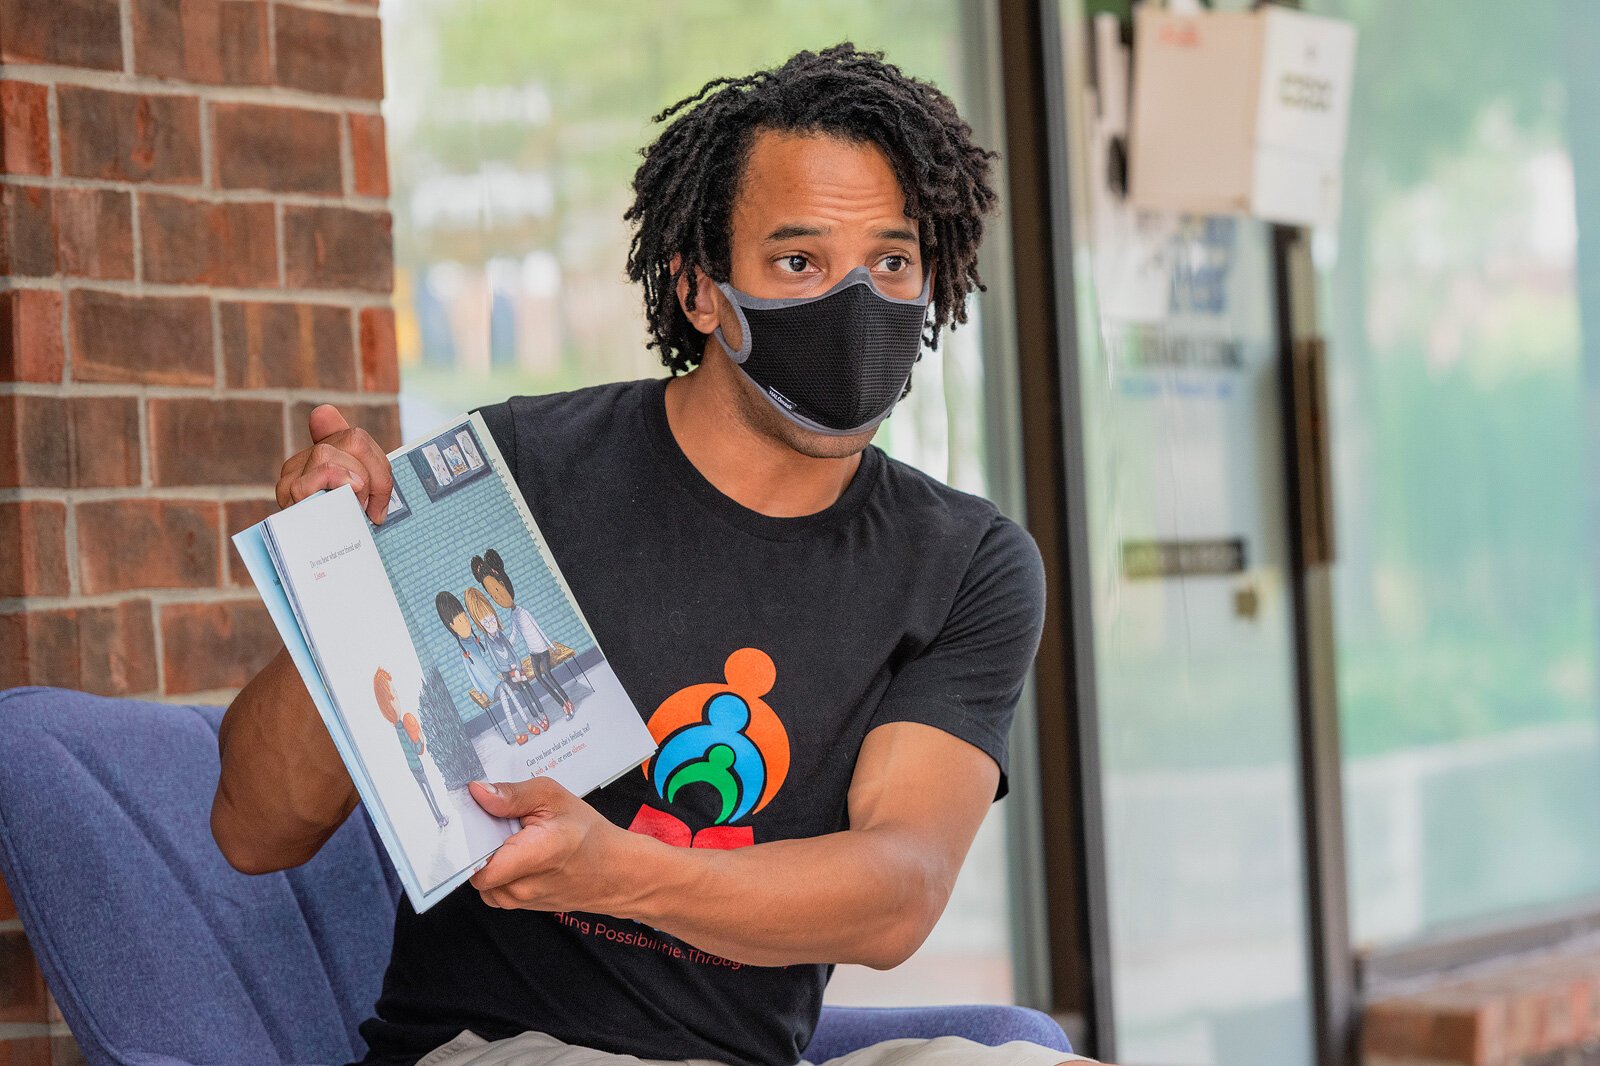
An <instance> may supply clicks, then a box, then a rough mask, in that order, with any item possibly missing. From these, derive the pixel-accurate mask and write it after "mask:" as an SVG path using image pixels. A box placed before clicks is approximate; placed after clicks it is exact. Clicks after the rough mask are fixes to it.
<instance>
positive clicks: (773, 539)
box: [361, 380, 1044, 1066]
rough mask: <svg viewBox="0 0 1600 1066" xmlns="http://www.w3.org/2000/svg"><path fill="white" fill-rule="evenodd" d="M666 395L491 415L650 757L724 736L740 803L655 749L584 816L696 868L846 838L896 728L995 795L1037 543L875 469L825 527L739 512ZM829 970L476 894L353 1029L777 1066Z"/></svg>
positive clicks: (623, 390) (443, 920) (804, 1028)
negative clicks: (677, 740)
mask: <svg viewBox="0 0 1600 1066" xmlns="http://www.w3.org/2000/svg"><path fill="white" fill-rule="evenodd" d="M664 386H665V382H664V381H660V380H656V381H641V382H632V383H628V384H622V385H607V386H601V387H597V388H591V389H585V390H582V391H579V392H573V393H567V394H563V395H556V396H541V397H517V398H514V399H512V400H510V401H508V402H506V403H503V404H498V405H495V406H493V407H487V408H484V409H483V412H482V413H483V417H484V420H485V421H486V422H487V423H488V426H489V430H490V432H491V434H492V435H493V436H494V439H495V443H496V444H498V445H499V447H500V450H501V452H502V453H504V455H505V457H506V460H507V462H508V463H509V464H510V466H511V468H512V473H513V476H514V477H515V478H516V481H517V484H518V485H519V487H520V488H521V489H522V493H523V495H524V496H525V497H526V498H527V501H528V507H529V509H530V510H531V511H532V512H533V516H534V518H535V519H536V520H537V521H538V523H539V526H540V529H541V530H542V531H543V533H544V535H545V538H546V540H547V542H548V544H549V547H550V550H551V552H552V553H553V554H554V556H555V559H556V562H557V563H558V564H559V565H560V567H561V569H562V572H563V573H564V574H565V575H566V578H567V581H568V583H569V585H570V586H571V588H572V592H573V595H574V596H575V597H576V598H577V600H578V602H579V603H580V604H581V605H582V607H583V612H584V615H585V617H586V618H587V619H588V621H589V623H590V625H591V626H592V627H593V629H594V635H595V637H596V638H597V639H598V640H599V642H600V646H601V647H602V648H604V649H605V652H606V656H607V658H608V659H609V661H610V663H611V665H612V667H613V668H614V669H615V671H616V674H617V677H618V678H619V679H620V680H621V682H622V685H623V686H624V688H626V690H627V692H628V695H629V696H630V697H632V699H633V702H634V703H635V705H636V706H637V707H638V708H639V712H640V714H641V715H644V716H645V717H646V718H647V719H649V720H650V721H651V728H652V731H653V732H654V733H655V734H656V737H657V739H658V741H659V740H662V739H663V738H665V737H668V736H670V735H673V734H675V733H676V732H678V731H682V730H684V729H685V728H687V727H689V726H691V725H696V724H700V725H701V726H702V728H704V727H706V726H710V727H714V728H717V729H720V730H722V731H723V732H724V734H726V735H728V736H730V738H731V739H730V742H729V744H728V745H726V746H724V748H723V751H733V752H734V753H735V763H734V765H733V767H732V769H733V770H735V771H737V772H738V773H739V775H740V776H739V781H740V782H741V783H742V788H743V791H742V793H740V794H739V795H738V796H734V797H730V792H729V790H728V789H725V788H719V787H716V784H717V783H716V781H715V780H708V778H714V777H715V776H716V775H715V774H714V773H710V772H709V771H710V770H716V769H718V767H711V766H709V764H706V765H701V764H700V763H697V764H695V767H698V770H697V771H696V772H693V773H688V774H686V775H683V776H682V778H681V779H680V780H675V779H674V778H673V775H672V774H671V772H670V771H672V770H673V769H675V768H676V767H677V766H680V765H685V763H684V760H683V758H682V757H681V756H679V755H672V756H671V757H669V753H668V752H667V750H666V748H663V749H662V752H661V753H659V754H658V756H657V758H656V760H655V763H654V764H652V765H653V769H652V773H651V776H649V777H647V776H646V774H645V773H644V772H642V771H636V772H632V773H629V774H627V775H625V776H624V777H623V778H622V779H621V780H619V781H617V782H615V783H613V784H612V785H610V786H608V787H606V788H604V789H601V790H599V791H597V792H594V793H592V794H591V795H590V796H589V797H588V798H589V802H590V803H592V804H593V805H594V806H595V807H596V808H597V809H598V810H599V811H600V812H601V813H602V814H603V815H605V816H606V817H607V818H609V819H610V820H611V821H612V822H614V823H616V824H617V825H620V826H625V827H632V828H634V829H635V830H636V831H647V832H650V833H651V835H655V836H658V837H661V838H662V839H667V840H671V841H674V842H677V843H679V844H685V843H692V845H693V846H697V847H737V846H743V845H746V844H751V843H755V844H759V843H761V842H763V841H768V840H783V839H789V838H800V837H814V836H820V835H822V834H826V833H832V832H837V831H839V830H842V829H845V828H846V827H847V826H848V817H847V810H846V802H845V801H846V794H847V791H848V788H849V784H850V778H851V775H852V773H853V772H854V769H855V762H856V757H857V755H858V753H859V751H860V748H861V743H862V740H863V738H864V737H865V736H866V735H867V733H868V731H870V730H871V729H873V728H874V727H876V726H879V725H883V724H885V723H888V722H921V723H925V724H927V725H930V726H935V727H937V728H939V729H942V730H945V731H946V732H949V733H951V734H954V735H955V736H957V737H959V738H961V739H962V740H965V741H967V742H969V743H971V744H973V745H975V746H977V747H978V748H980V749H982V750H983V751H985V752H987V753H988V754H989V755H990V756H992V757H993V758H994V760H995V761H996V762H997V763H998V764H999V765H1000V768H1001V772H1002V778H1001V785H1000V791H1001V794H1004V791H1005V778H1004V776H1003V775H1004V771H1005V767H1006V738H1007V732H1008V730H1009V727H1010V723H1011V714H1012V710H1013V708H1014V707H1015V705H1016V701H1017V696H1018V693H1019V691H1020V689H1021V686H1022V682H1023V678H1024V675H1025V674H1026V672H1027V669H1028V666H1029V664H1030V663H1031V662H1032V659H1033V655H1034V652H1035V650H1036V649H1037V645H1038V639H1039V629H1040V625H1041V618H1042V614H1043V605H1044V579H1043V572H1042V568H1041V566H1040V561H1039V554H1038V550H1037V549H1036V548H1035V546H1034V544H1033V541H1032V539H1031V538H1029V536H1028V535H1027V534H1026V533H1025V532H1024V531H1023V530H1021V529H1020V528H1019V527H1018V526H1016V525H1015V524H1014V523H1012V522H1010V521H1009V520H1007V519H1006V518H1004V517H1002V516H1001V515H1000V514H999V513H998V512H997V511H996V509H995V507H994V505H993V504H991V503H989V502H987V501H985V500H982V499H980V498H978V497H975V496H970V495H967V494H965V493H961V492H957V491H955V490H953V489H950V488H948V487H946V486H944V485H941V484H939V483H938V482H937V481H934V480H933V479H932V478H929V477H927V476H926V475H924V474H922V473H919V472H918V471H916V470H914V469H912V468H911V467H908V466H906V465H904V464H902V463H899V462H896V461H894V460H892V459H889V458H888V457H887V456H885V455H884V454H883V453H882V452H881V451H879V450H878V449H877V448H868V449H867V450H866V452H865V453H864V454H863V456H862V461H861V465H860V468H859V469H858V471H857V473H856V475H855V477H854V479H853V480H852V481H851V483H850V485H849V487H848V488H847V489H846V490H845V492H844V493H843V494H842V495H841V496H840V497H839V499H838V500H837V501H836V502H835V503H834V504H833V505H832V506H831V507H829V508H827V509H826V510H824V511H821V512H819V513H817V514H814V515H809V516H806V517H803V518H772V517H768V516H766V515H762V514H759V513H757V512H754V511H751V510H748V509H746V508H744V507H742V506H741V505H739V504H738V503H735V502H734V501H733V500H731V499H729V498H728V497H726V496H724V495H723V494H722V493H720V492H719V491H718V490H717V489H716V488H715V487H713V486H712V485H711V483H710V482H708V481H706V479H705V478H704V477H702V476H701V475H700V473H699V472H698V471H697V470H696V469H695V467H694V465H693V464H692V463H690V462H689V460H688V458H687V457H686V456H685V455H684V454H683V452H682V451H681V450H680V449H679V448H678V445H677V442H676V441H675V439H674V438H673V436H672V432H671V429H670V428H669V427H668V424H667V417H666V408H665V405H664V400H663V397H664V395H665V388H664ZM730 693H731V694H732V696H731V697H730V696H729V694H730ZM735 697H736V698H735ZM734 734H737V735H734ZM701 746H702V747H704V745H701ZM702 754H704V753H702ZM722 757H723V759H724V760H726V758H727V756H726V755H723V756H722ZM701 763H705V760H701ZM708 767H709V770H708ZM663 768H664V769H663ZM691 769H694V767H691ZM721 769H728V768H727V767H721ZM723 777H724V779H725V778H726V775H725V774H724V775H723ZM908 785H909V787H916V788H933V789H937V788H938V787H939V782H938V781H932V780H930V781H919V782H911V783H908ZM668 795H671V796H672V802H668V801H667V799H666V797H667V796H668ZM831 972H832V967H830V966H824V965H795V966H781V967H758V966H748V965H737V964H734V963H731V962H729V961H728V960H726V959H721V958H718V957H716V956H710V955H706V954H705V953H702V952H699V951H698V950H696V949H694V948H692V947H691V946H690V945H688V944H685V943H683V942H682V941H679V940H676V939H675V938H673V937H671V936H668V935H666V934H663V933H660V932H657V931H655V930H653V929H650V928H648V927H646V926H643V925H640V924H638V923H635V922H631V921H625V920H620V919H616V918H611V917H608V916H605V915H597V914H579V913H571V914H562V915H554V914H548V913H542V912H533V911H507V910H497V909H495V908H491V907H488V906H486V905H485V904H484V903H483V902H482V900H481V899H480V898H479V896H478V893H477V892H476V891H475V890H473V888H472V887H471V886H470V885H464V886H463V887H462V888H461V889H459V890H457V891H456V892H455V893H454V894H452V895H451V896H450V897H448V898H447V899H445V900H443V901H441V902H440V903H439V904H437V905H436V906H435V907H433V908H432V909H431V910H429V911H428V912H427V913H426V914H423V915H420V916H419V915H417V914H416V913H415V912H414V911H413V910H412V909H411V906H410V904H409V903H407V902H406V901H405V900H401V902H400V910H399V914H398V916H397V918H396V921H395V943H394V954H393V957H392V958H391V961H390V963H389V970H388V973H387V975H386V976H385V978H384V986H383V994H382V996H381V997H380V998H379V1000H378V1004H377V1017H376V1018H373V1019H370V1020H368V1021H367V1022H365V1023H364V1024H363V1025H362V1027H361V1032H362V1034H363V1035H364V1036H365V1037H366V1039H367V1041H368V1043H369V1044H370V1045H371V1048H372V1051H371V1054H370V1055H369V1059H368V1061H369V1062H396V1063H410V1062H414V1061H415V1060H416V1059H417V1058H418V1057H419V1056H421V1055H423V1054H425V1053H426V1052H428V1051H429V1050H431V1049H433V1048H434V1047H436V1046H438V1045H439V1044H442V1043H444V1042H445V1041H446V1040H449V1039H450V1038H452V1037H454V1036H455V1035H456V1034H457V1033H458V1032H460V1031H461V1030H462V1029H471V1030H473V1031H474V1032H476V1033H477V1034H479V1035H480V1036H483V1037H485V1038H487V1039H490V1040H496V1039H501V1038H504V1037H508V1036H512V1035H515V1034H517V1033H520V1032H523V1031H525V1030H530V1029H532V1030H538V1031H541V1032H545V1033H549V1034H551V1035H553V1036H555V1037H557V1038H559V1039H561V1040H564V1041H567V1042H568V1043H573V1044H580V1045H584V1046H588V1047H595V1048H600V1049H603V1050H606V1051H611V1052H618V1053H627V1054H633V1055H638V1056H640V1057H644V1058H709V1059H714V1060H717V1061H720V1062H726V1063H730V1064H737V1066H758V1064H759V1066H788V1064H791V1063H794V1062H796V1061H797V1060H798V1059H799V1057H800V1053H801V1052H802V1051H803V1050H804V1048H805V1046H806V1044H807V1043H808V1042H809V1040H810V1038H811V1034H812V1030H813V1029H814V1027H815V1025H816V1021H817V1016H818V1012H819V1011H820V1009H821V1006H822V991H823V986H824V985H825V984H826V983H827V980H828V976H829V975H830V973H831Z"/></svg>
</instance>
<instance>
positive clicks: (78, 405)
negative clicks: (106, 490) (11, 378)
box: [0, 394, 141, 488]
mask: <svg viewBox="0 0 1600 1066" xmlns="http://www.w3.org/2000/svg"><path fill="white" fill-rule="evenodd" d="M140 476H141V475H140V447H139V405H138V401H137V400H135V399H134V398H133V397H131V396H70V397H65V398H63V397H60V396H27V395H17V394H12V395H10V396H3V397H0V488H98V487H103V486H122V485H137V484H138V483H139V480H140Z"/></svg>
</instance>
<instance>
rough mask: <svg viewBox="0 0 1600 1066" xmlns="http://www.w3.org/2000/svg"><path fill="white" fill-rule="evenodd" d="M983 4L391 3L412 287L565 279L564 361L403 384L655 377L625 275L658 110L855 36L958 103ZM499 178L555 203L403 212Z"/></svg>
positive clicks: (477, 395) (456, 387)
mask: <svg viewBox="0 0 1600 1066" xmlns="http://www.w3.org/2000/svg"><path fill="white" fill-rule="evenodd" d="M975 10H976V9H975V8H971V7H970V6H969V5H964V4H961V3H959V2H957V0H873V2H871V3H861V2H859V0H806V2H798V0H692V2H691V0H663V2H658V3H651V4H639V3H633V2H627V0H594V2H588V3H584V4H582V5H579V6H578V7H573V6H571V5H554V4H536V3H528V2H527V0H409V2H406V3H402V4H396V5H395V6H394V8H393V10H392V11H386V26H385V32H386V34H387V35H388V49H389V50H388V53H387V58H388V62H389V68H390V69H389V83H390V84H389V95H390V101H389V104H388V107H389V112H390V115H391V133H390V136H391V151H392V153H393V158H394V162H393V167H392V170H393V173H394V179H395V180H394V184H395V200H396V203H397V205H398V207H397V212H396V227H395V245H396V263H397V267H398V269H399V271H400V273H401V275H402V277H403V278H405V279H408V280H409V282H410V283H412V284H415V283H416V280H417V279H418V278H419V277H420V276H421V272H423V271H425V270H426V268H427V267H428V266H429V265H431V264H435V263H438V262H441V261H446V260H448V261H455V262H459V263H462V264H464V265H467V266H469V267H472V268H476V267H479V266H481V265H482V264H484V263H487V262H489V261H490V260H491V259H493V258H495V257H499V256H506V257H522V256H525V255H527V254H528V253H529V252H535V251H539V252H547V253H549V254H550V255H552V256H554V257H555V259H556V260H558V261H559V263H560V269H561V294H560V298H559V300H558V302H557V306H556V307H555V308H554V310H553V313H554V314H556V315H558V316H559V318H560V322H559V332H560V342H559V346H560V354H559V357H558V358H557V359H556V360H554V364H555V365H551V366H546V367H544V368H542V369H538V370H537V371H535V372H532V373H529V372H527V371H521V372H519V371H516V370H514V369H511V368H503V367H499V366H497V367H495V368H494V369H493V370H492V371H491V373H490V374H489V375H488V376H487V377H484V376H476V377H475V376H472V375H465V376H463V375H460V374H458V373H455V372H454V371H452V370H451V369H449V368H438V369H433V370H431V371H430V370H429V369H428V368H422V367H416V366H408V367H407V368H406V388H407V389H408V391H410V390H420V389H421V388H423V387H426V388H427V389H429V390H430V391H431V390H434V389H437V390H438V391H439V392H440V393H441V394H442V395H444V396H449V397H454V396H458V395H465V396H466V397H467V398H468V399H469V400H470V402H473V403H481V402H485V401H486V400H489V399H498V398H500V397H503V396H505V395H508V394H511V393H514V392H546V391H552V390H555V389H559V388H564V387H572V386H574V385H577V384H589V383H594V382H599V381H607V380H616V379H619V378H626V377H636V376H641V375H645V374H653V373H658V372H659V369H660V368H659V364H658V363H657V362H656V361H655V357H654V354H653V353H647V352H645V350H644V345H643V342H644V329H643V318H642V314H641V312H640V310H639V306H638V305H639V298H638V295H637V293H636V291H635V290H633V289H632V288H631V287H630V286H628V284H627V282H626V279H625V278H624V277H623V261H624V257H625V255H626V252H627V246H628V237H629V234H628V230H627V227H626V226H625V225H624V224H623V222H622V213H623V211H624V210H625V209H626V207H627V205H628V203H629V201H630V199H631V194H630V183H631V180H632V177H633V173H634V170H635V169H636V168H637V166H638V164H639V153H640V149H641V148H643V146H644V145H645V144H646V143H648V142H649V141H650V140H651V139H652V138H653V137H654V136H655V134H656V132H657V131H658V130H659V127H657V126H653V125H652V124H651V122H650V119H651V118H652V116H654V115H655V114H656V113H657V112H659V111H660V110H661V109H662V108H664V107H666V106H668V105H669V104H672V103H674V102H676V101H677V100H679V99H681V98H683V97H685V96H687V95H689V94H691V93H693V92H695V91H697V90H698V89H700V87H701V86H702V85H704V84H705V83H706V82H707V81H709V80H711V79H713V78H718V77H724V76H730V75H732V76H737V75H740V74H743V73H747V72H749V71H751V70H755V69H759V68H761V67H766V66H771V65H774V64H777V63H781V62H782V61H783V60H784V59H786V58H787V57H788V56H790V55H792V54H793V53H794V52H796V51H799V50H801V49H804V48H811V49H817V48H823V47H826V46H828V45H831V44H836V43H838V42H839V41H842V40H847V39H848V40H853V41H854V42H855V43H856V44H857V45H858V46H861V47H865V48H874V49H882V50H883V51H885V52H886V53H887V55H888V58H889V59H890V60H891V61H893V62H896V63H898V64H900V65H901V66H902V67H903V68H904V69H906V70H907V71H908V72H910V73H913V74H916V75H918V76H920V77H924V78H927V79H929V80H932V81H933V82H935V83H936V84H938V85H939V86H940V87H941V88H943V89H945V90H946V91H947V92H949V93H951V95H952V96H954V97H955V98H956V99H957V102H958V103H960V102H961V99H962V76H963V63H964V61H965V59H966V49H965V36H964V28H965V23H964V21H963V20H964V19H969V18H972V17H974V12H975ZM497 94H498V95H497ZM506 101H512V102H511V103H510V104H507V103H506ZM516 101H523V106H520V107H519V106H518V105H517V103H516ZM527 101H532V102H533V103H532V104H528V103H527ZM541 104H542V106H541ZM496 172H500V173H506V174H510V175H512V181H514V182H519V183H525V182H527V181H536V182H540V183H543V182H548V184H549V188H550V190H551V194H552V203H551V204H550V209H549V210H548V211H546V212H543V213H535V214H528V213H522V214H520V215H517V216H515V217H512V216H511V215H510V214H508V213H507V212H504V211H500V212H497V211H496V210H495V207H494V204H493V203H492V202H491V200H492V198H490V197H487V196H484V197H482V199H483V202H482V203H480V204H478V205H477V208H478V209H477V210H476V211H471V210H470V209H471V207H472V205H469V211H468V212H464V213H463V215H462V216H461V217H460V218H459V219H457V221H456V224H435V225H427V226H422V225H418V224H416V223H415V221H414V220H413V218H412V214H413V213H412V212H410V211H408V210H407V206H408V204H409V203H410V202H411V199H412V197H413V195H414V194H415V193H416V192H417V190H418V189H419V187H421V186H423V185H425V184H426V183H428V182H429V181H430V180H434V181H435V182H436V181H437V179H438V178H439V177H440V176H441V175H445V176H454V177H456V178H457V179H460V180H459V187H460V188H461V189H462V191H463V195H467V196H473V197H477V196H479V190H480V189H481V188H483V187H485V183H486V182H487V180H488V178H486V177H485V176H486V175H492V174H494V173H496ZM480 179H481V180H480ZM403 287H404V286H403ZM441 406H445V405H443V404H441ZM458 406H459V405H458Z"/></svg>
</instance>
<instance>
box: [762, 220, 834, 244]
mask: <svg viewBox="0 0 1600 1066" xmlns="http://www.w3.org/2000/svg"><path fill="white" fill-rule="evenodd" d="M827 235H828V230H827V229H825V228H824V227H822V226H801V225H797V224H791V225H788V226H779V227H778V228H777V229H775V230H773V231H772V232H771V233H769V234H767V240H766V242H767V243H768V244H773V243H776V242H778V241H789V240H793V239H794V238H796V237H826V236H827Z"/></svg>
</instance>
